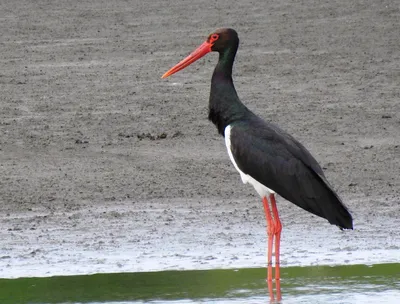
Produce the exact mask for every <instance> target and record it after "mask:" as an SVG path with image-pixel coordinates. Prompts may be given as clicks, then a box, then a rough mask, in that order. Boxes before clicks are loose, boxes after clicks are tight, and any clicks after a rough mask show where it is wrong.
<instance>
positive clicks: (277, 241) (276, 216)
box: [269, 194, 282, 301]
mask: <svg viewBox="0 0 400 304" xmlns="http://www.w3.org/2000/svg"><path fill="white" fill-rule="evenodd" d="M269 199H270V201H271V206H272V214H273V216H274V235H275V283H276V297H277V300H278V301H279V300H281V299H282V296H281V288H280V287H281V284H280V279H281V273H280V258H279V256H280V245H281V231H282V223H281V220H280V218H279V213H278V208H277V206H276V201H275V194H270V196H269Z"/></svg>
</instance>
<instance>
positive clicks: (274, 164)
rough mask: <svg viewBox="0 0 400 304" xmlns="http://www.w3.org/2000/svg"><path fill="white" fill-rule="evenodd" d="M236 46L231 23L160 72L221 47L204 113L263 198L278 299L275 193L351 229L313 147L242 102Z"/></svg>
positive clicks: (278, 228) (245, 179) (269, 259)
mask: <svg viewBox="0 0 400 304" xmlns="http://www.w3.org/2000/svg"><path fill="white" fill-rule="evenodd" d="M238 47H239V37H238V34H237V32H236V31H235V30H234V29H232V28H220V29H217V30H216V31H214V32H212V33H211V34H209V35H208V37H207V39H206V40H205V41H204V42H203V43H202V44H201V45H200V46H199V47H198V48H196V49H195V50H194V51H193V52H192V53H190V54H189V56H187V57H186V58H184V59H183V60H182V61H180V62H179V63H178V64H176V65H175V66H173V67H172V68H171V69H169V70H168V71H167V72H166V73H164V74H163V75H162V78H166V77H169V76H171V75H172V74H175V73H176V72H178V71H180V70H182V69H184V68H185V67H187V66H189V65H190V64H192V63H193V62H195V61H196V60H198V59H200V58H202V57H203V56H205V55H206V54H208V53H210V52H217V53H219V58H218V63H217V65H216V67H215V69H214V72H213V75H212V78H211V90H210V98H209V114H208V118H209V120H210V121H211V122H212V123H213V124H214V125H215V126H216V128H217V130H218V133H219V134H221V135H222V136H223V137H224V138H225V144H226V148H227V152H228V155H229V159H230V160H231V162H232V164H233V166H234V168H235V169H236V170H237V171H238V172H239V174H240V177H241V180H242V182H243V183H245V184H246V183H248V184H250V185H252V186H253V187H254V188H255V190H256V192H257V193H258V195H259V196H260V197H261V199H262V203H263V206H264V212H265V217H266V221H267V235H268V250H267V265H268V268H267V282H268V288H269V294H270V297H271V299H273V290H272V285H271V282H272V247H273V246H275V248H274V253H275V282H276V288H277V298H278V300H280V298H281V294H280V258H279V257H280V240H281V231H282V223H281V220H280V218H279V213H278V209H277V204H276V194H278V195H279V196H281V197H283V198H285V199H286V200H288V201H289V202H291V203H293V204H295V205H297V206H298V207H300V208H302V209H304V210H306V211H308V212H310V213H312V214H314V215H316V216H319V217H322V218H324V219H326V220H328V222H329V223H330V224H333V225H336V226H338V227H339V228H340V229H353V218H352V216H351V214H350V212H349V210H348V208H347V207H346V206H345V204H344V203H343V202H342V200H341V198H340V197H339V196H338V194H337V193H336V192H335V190H334V188H333V187H332V185H331V184H330V183H329V182H328V180H327V179H326V177H325V175H324V172H323V170H322V168H321V166H320V165H319V164H318V162H317V161H316V160H315V158H314V157H313V156H312V155H311V153H310V152H309V151H308V150H307V149H306V148H305V147H304V146H303V145H302V144H301V143H300V142H299V141H297V140H296V139H295V138H294V137H293V136H291V135H290V134H288V133H287V132H285V131H284V130H283V129H281V128H280V127H278V126H277V125H275V124H274V123H272V122H269V121H266V120H263V119H262V118H260V117H259V116H257V115H256V114H255V113H253V112H252V111H251V110H250V109H249V108H248V107H246V106H245V105H244V104H243V103H242V102H241V100H240V99H239V97H238V94H237V92H236V89H235V86H234V84H233V79H232V67H233V63H234V60H235V56H236V53H237V50H238ZM274 239H275V242H274ZM278 283H279V286H278Z"/></svg>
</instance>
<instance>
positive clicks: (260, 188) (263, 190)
mask: <svg viewBox="0 0 400 304" xmlns="http://www.w3.org/2000/svg"><path fill="white" fill-rule="evenodd" d="M231 129H232V127H231V126H230V125H229V126H227V127H226V128H225V131H224V134H225V144H226V149H227V150H228V154H229V158H230V159H231V161H232V163H233V166H234V167H235V169H236V170H237V171H238V172H239V174H240V177H241V178H242V182H243V183H244V184H247V183H249V184H250V185H252V186H253V187H254V189H256V191H257V193H258V195H260V196H261V197H264V196H267V195H269V194H271V193H275V191H273V190H271V189H269V188H267V187H265V186H264V185H263V184H261V183H260V182H258V181H256V180H255V179H254V178H252V177H251V176H250V175H248V174H246V173H243V172H242V171H241V170H240V169H239V167H238V165H237V164H236V162H235V159H234V158H233V155H232V151H231Z"/></svg>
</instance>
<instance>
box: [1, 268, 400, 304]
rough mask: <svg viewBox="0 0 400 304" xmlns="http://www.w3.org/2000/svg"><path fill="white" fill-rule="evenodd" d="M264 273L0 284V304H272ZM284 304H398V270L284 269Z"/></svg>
mask: <svg viewBox="0 0 400 304" xmlns="http://www.w3.org/2000/svg"><path fill="white" fill-rule="evenodd" d="M265 276H266V270H265V269H264V268H246V269H236V270H232V269H229V270H226V269H217V270H191V271H162V272H142V273H112V274H95V275H81V276H58V277H47V278H19V279H1V280H0V291H1V292H0V303H3V304H8V303H10V304H16V303H91V304H94V303H113V304H122V303H126V304H128V303H130V304H131V303H269V302H270V301H269V297H268V294H267V288H266V283H265ZM281 276H282V278H283V279H282V283H281V289H282V295H283V299H282V301H281V303H288V304H290V303H398V302H399V299H400V264H378V265H372V266H367V265H350V266H335V267H331V266H320V267H315V266H314V267H286V268H282V269H281Z"/></svg>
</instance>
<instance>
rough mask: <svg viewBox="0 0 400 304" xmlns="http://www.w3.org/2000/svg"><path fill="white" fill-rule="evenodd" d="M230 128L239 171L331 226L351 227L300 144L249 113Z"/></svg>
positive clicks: (345, 210)
mask: <svg viewBox="0 0 400 304" xmlns="http://www.w3.org/2000/svg"><path fill="white" fill-rule="evenodd" d="M230 126H231V132H230V141H231V151H232V155H233V157H234V159H235V162H236V164H237V166H238V167H239V168H240V170H241V171H242V172H244V173H245V174H248V175H250V176H251V177H253V178H254V179H255V180H257V181H258V182H260V183H262V184H263V185H265V186H266V187H268V188H270V189H272V190H274V191H275V192H276V193H278V194H279V195H280V196H282V197H284V198H285V199H287V200H288V201H290V202H292V203H294V204H296V205H298V206H299V207H301V208H303V209H304V210H307V211H309V212H311V213H313V214H315V215H318V216H320V217H323V218H326V219H327V220H328V221H329V222H330V223H331V224H334V225H337V226H339V227H341V228H346V229H352V228H353V224H352V217H351V215H350V213H349V211H348V210H347V208H346V206H345V205H344V204H343V202H342V201H341V199H340V198H339V196H338V195H337V194H336V193H335V191H334V190H333V188H332V186H331V185H330V184H329V183H328V181H327V180H326V177H325V175H324V173H323V171H322V169H321V167H320V165H319V164H318V162H317V161H316V160H315V159H314V157H313V156H312V155H311V154H310V152H309V151H308V150H307V149H306V148H305V147H304V146H303V145H302V144H301V143H299V142H298V141H297V140H296V139H294V138H293V137H292V136H290V135H289V134H287V133H286V132H284V131H283V130H282V129H280V128H279V127H277V126H276V125H274V124H271V123H267V122H265V121H263V120H262V119H260V118H259V117H257V116H256V115H254V114H252V113H251V115H248V117H247V118H246V119H242V120H240V121H236V122H233V123H232V124H231V125H230Z"/></svg>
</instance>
